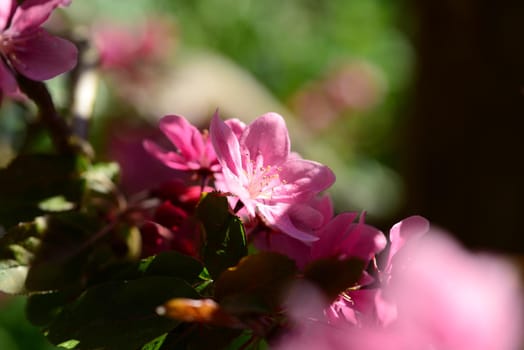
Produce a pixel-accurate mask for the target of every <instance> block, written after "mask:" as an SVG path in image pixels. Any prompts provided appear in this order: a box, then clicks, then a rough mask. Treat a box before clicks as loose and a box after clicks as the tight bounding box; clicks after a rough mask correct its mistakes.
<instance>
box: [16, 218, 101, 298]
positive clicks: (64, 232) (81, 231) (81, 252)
mask: <svg viewBox="0 0 524 350" xmlns="http://www.w3.org/2000/svg"><path fill="white" fill-rule="evenodd" d="M99 229H100V223H98V222H96V220H95V219H93V218H91V217H89V216H87V215H85V214H82V213H78V212H63V213H56V214H54V215H52V216H49V217H47V218H46V221H45V232H44V233H43V234H42V236H41V243H40V245H39V246H38V249H37V250H36V251H35V257H34V259H33V261H32V262H31V269H30V270H29V274H28V276H27V281H26V287H27V289H28V290H32V291H48V290H55V289H60V288H66V287H67V288H69V287H74V286H76V285H78V284H80V283H82V279H83V278H84V277H85V268H86V264H87V259H88V257H89V254H90V252H91V249H92V247H91V245H89V244H88V242H89V239H90V238H91V237H92V236H93V235H94V234H95V233H96V232H98V230H99Z"/></svg>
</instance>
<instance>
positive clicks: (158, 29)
mask: <svg viewBox="0 0 524 350" xmlns="http://www.w3.org/2000/svg"><path fill="white" fill-rule="evenodd" d="M171 27H172V25H171V23H170V22H168V21H165V20H159V19H158V18H155V19H150V20H148V21H146V22H145V23H142V24H140V25H137V26H136V27H134V28H127V27H125V26H118V25H115V24H114V23H97V24H96V25H95V26H94V30H93V31H94V33H93V40H94V43H95V46H96V48H97V49H98V53H99V56H100V65H101V66H102V68H104V69H110V70H120V71H122V73H125V74H127V75H128V76H129V77H132V78H133V76H135V75H136V76H135V77H134V78H138V76H139V75H141V72H140V65H142V64H144V63H150V64H155V63H157V62H158V61H161V60H163V59H164V58H166V57H167V54H168V53H169V51H170V50H171V48H172V46H173V45H172V44H173V40H172V38H173V35H172V33H171V32H172V31H173V30H172V29H173V28H171Z"/></svg>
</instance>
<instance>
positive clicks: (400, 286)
mask: <svg viewBox="0 0 524 350" xmlns="http://www.w3.org/2000/svg"><path fill="white" fill-rule="evenodd" d="M414 220H416V221H419V222H418V223H419V224H420V223H422V221H421V220H419V219H418V218H416V219H413V220H408V222H409V221H411V224H416V222H415V221H414ZM408 226H411V225H408ZM415 226H418V225H413V226H411V228H414V227H415ZM418 227H419V228H420V226H418ZM394 229H395V230H397V229H400V231H402V227H398V226H397V227H396V228H394ZM408 231H410V232H406V233H414V232H415V231H412V230H408ZM391 274H392V276H391V279H390V283H389V284H388V285H387V286H385V287H384V290H383V292H384V294H385V295H387V296H388V298H389V299H390V300H391V301H393V302H394V303H395V304H396V305H397V308H398V317H397V318H396V319H395V320H394V321H393V322H390V323H388V324H386V325H384V324H380V323H367V324H361V325H359V327H352V326H351V325H350V324H349V323H347V324H343V323H337V324H336V325H330V324H329V323H326V322H325V320H324V319H323V317H322V314H321V310H322V309H325V308H326V301H325V300H323V299H322V296H321V294H320V293H318V291H314V290H313V291H311V288H310V287H306V288H304V286H300V288H295V290H293V291H292V293H291V295H290V296H289V298H290V301H289V303H288V307H289V310H288V313H289V316H290V319H291V320H292V321H293V323H294V325H295V328H294V329H293V330H292V331H291V332H289V333H288V334H287V335H284V336H283V337H282V338H281V339H280V342H279V343H278V344H277V346H276V349H279V350H282V349H306V350H308V349H311V350H313V349H315V350H317V349H326V350H327V349H359V350H383V349H388V350H464V349H475V350H518V349H520V347H521V346H522V335H521V330H522V327H523V325H524V324H523V311H524V309H523V302H522V287H521V286H520V285H519V278H518V273H517V271H516V269H515V268H514V267H513V266H510V265H509V264H508V263H506V262H505V261H503V260H502V259H499V258H496V257H494V256H489V255H486V254H472V253H470V252H466V251H465V250H463V249H462V248H461V247H460V246H459V245H458V244H457V243H456V242H454V241H453V240H452V239H451V238H449V237H447V236H444V235H442V234H441V233H438V232H433V231H432V232H429V233H428V234H425V235H422V236H420V237H419V239H417V240H412V241H410V242H408V244H405V245H404V246H403V247H402V250H401V251H400V252H399V251H397V252H396V254H395V265H394V266H393V267H392V269H391ZM369 304H371V302H370V303H368V305H369Z"/></svg>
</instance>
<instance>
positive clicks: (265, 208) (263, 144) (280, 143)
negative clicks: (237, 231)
mask: <svg viewBox="0 0 524 350" xmlns="http://www.w3.org/2000/svg"><path fill="white" fill-rule="evenodd" d="M210 135H211V141H212V143H213V146H214V148H215V152H216V154H217V157H218V160H219V162H220V164H221V165H222V181H219V182H217V187H219V189H220V190H222V191H224V192H228V193H231V194H232V195H234V196H236V197H237V198H238V199H239V201H240V202H242V204H243V205H244V207H245V210H246V212H247V214H248V215H249V216H250V217H255V216H258V217H260V218H261V219H262V221H263V222H264V223H265V224H266V225H268V226H269V227H270V228H273V229H277V230H280V231H282V232H284V233H286V234H288V235H290V236H292V237H294V238H297V239H299V240H302V241H314V240H317V239H318V238H317V237H316V236H314V235H313V234H312V232H305V231H304V230H301V229H300V228H298V227H297V226H296V225H294V223H293V222H292V220H291V217H290V215H289V213H288V211H289V209H290V207H291V206H292V205H293V204H295V203H300V202H306V201H308V200H309V199H311V198H312V197H314V196H315V195H317V194H318V193H319V192H321V191H323V190H325V189H327V188H328V187H329V186H331V185H332V184H333V182H334V181H335V175H334V174H333V172H332V171H331V170H330V169H329V168H328V167H326V166H324V165H321V164H319V163H316V162H313V161H309V160H303V159H297V158H295V157H289V154H290V144H289V134H288V131H287V128H286V124H285V122H284V119H283V118H282V117H281V116H280V115H278V114H276V113H267V114H264V115H262V116H260V117H258V118H257V119H256V120H255V121H253V122H252V123H251V124H249V125H247V126H246V127H245V129H244V130H243V131H242V134H241V135H240V138H238V137H237V136H236V135H235V132H234V131H233V130H232V128H231V127H230V126H228V125H227V124H226V123H224V122H223V121H222V120H220V118H219V116H218V114H215V116H214V117H213V119H212V121H211V127H210Z"/></svg>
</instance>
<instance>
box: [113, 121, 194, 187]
mask: <svg viewBox="0 0 524 350" xmlns="http://www.w3.org/2000/svg"><path fill="white" fill-rule="evenodd" d="M106 139H107V141H106V142H107V147H106V148H107V152H108V157H109V158H110V159H113V160H115V161H116V162H118V164H119V166H120V173H121V174H120V187H121V189H122V190H123V191H124V192H125V193H126V194H136V193H138V192H141V191H144V190H149V189H151V188H153V187H156V186H158V184H159V183H164V182H166V181H168V180H172V179H173V178H184V177H187V176H185V174H184V172H182V171H178V172H177V171H175V170H173V169H170V168H168V167H166V166H165V165H163V164H162V163H160V162H159V161H158V160H157V159H155V158H153V157H151V154H150V153H149V152H147V151H146V150H145V149H144V147H143V146H142V141H143V140H144V139H151V140H155V141H157V142H158V143H161V144H164V142H163V141H165V143H166V144H169V141H167V140H164V139H165V137H164V135H163V134H162V133H161V132H160V131H159V130H158V129H157V128H153V127H151V126H150V125H148V124H145V123H139V124H138V125H129V123H126V122H125V121H123V120H122V119H116V120H115V121H114V123H112V124H111V125H110V126H109V128H108V133H107V136H106ZM145 169H147V171H145Z"/></svg>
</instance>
